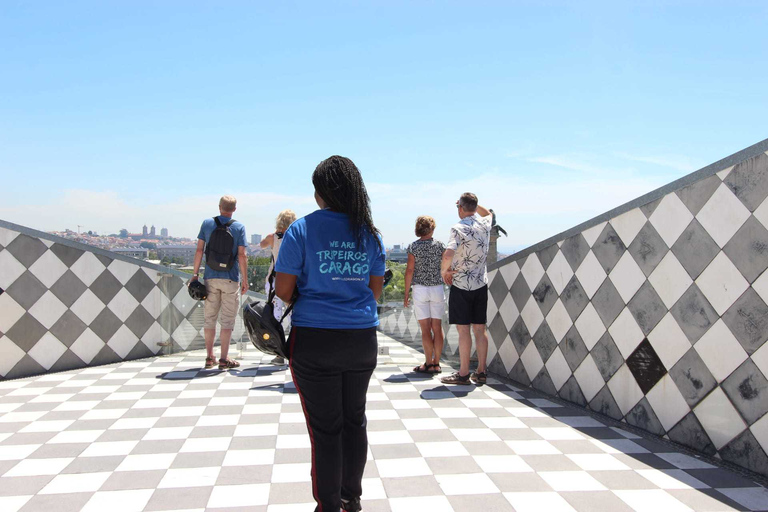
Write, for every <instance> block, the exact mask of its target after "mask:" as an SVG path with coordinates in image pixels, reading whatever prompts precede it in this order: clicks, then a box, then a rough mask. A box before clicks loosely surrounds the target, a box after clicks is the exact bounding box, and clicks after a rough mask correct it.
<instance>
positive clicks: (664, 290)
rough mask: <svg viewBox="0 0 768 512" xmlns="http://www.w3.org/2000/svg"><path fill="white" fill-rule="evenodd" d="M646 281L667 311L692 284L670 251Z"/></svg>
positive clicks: (691, 280)
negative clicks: (649, 283)
mask: <svg viewBox="0 0 768 512" xmlns="http://www.w3.org/2000/svg"><path fill="white" fill-rule="evenodd" d="M648 280H649V281H650V282H651V284H652V285H653V288H654V290H656V293H658V294H659V297H661V300H662V301H663V302H664V305H665V306H667V309H671V308H672V306H674V305H675V303H676V302H677V300H678V299H679V298H680V297H682V296H683V294H684V293H685V291H686V290H687V289H688V288H689V287H690V286H691V283H693V279H691V276H689V275H688V272H687V271H686V270H685V268H684V267H683V266H682V265H681V264H680V261H679V260H678V259H677V257H676V256H675V255H674V253H673V252H672V251H669V252H668V253H667V254H666V255H665V256H664V258H663V259H662V260H661V262H659V264H658V266H657V267H656V268H655V269H654V270H653V272H652V273H651V275H650V276H648Z"/></svg>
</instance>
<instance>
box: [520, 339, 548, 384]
mask: <svg viewBox="0 0 768 512" xmlns="http://www.w3.org/2000/svg"><path fill="white" fill-rule="evenodd" d="M520 359H522V360H523V366H525V373H527V374H528V378H529V379H531V380H533V379H535V378H536V375H538V374H539V372H540V371H541V369H542V368H543V367H544V361H542V360H541V355H539V351H538V350H537V349H536V344H535V343H533V342H531V343H529V344H528V346H527V347H525V350H523V353H522V355H521V356H520Z"/></svg>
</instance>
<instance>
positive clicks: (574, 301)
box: [560, 276, 589, 322]
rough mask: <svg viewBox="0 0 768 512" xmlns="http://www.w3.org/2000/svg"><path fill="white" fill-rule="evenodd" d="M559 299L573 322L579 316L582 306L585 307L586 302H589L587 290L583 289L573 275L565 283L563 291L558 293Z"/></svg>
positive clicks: (582, 309)
mask: <svg viewBox="0 0 768 512" xmlns="http://www.w3.org/2000/svg"><path fill="white" fill-rule="evenodd" d="M560 300H562V301H563V306H565V310H566V311H568V314H569V315H570V317H571V320H573V321H574V322H575V321H576V319H577V318H579V315H581V312H582V311H584V308H585V307H587V304H589V297H588V296H587V292H585V291H584V287H583V286H581V283H580V282H579V279H578V278H577V277H576V276H573V277H572V278H571V280H570V281H569V282H568V284H567V285H565V288H564V289H563V293H561V294H560Z"/></svg>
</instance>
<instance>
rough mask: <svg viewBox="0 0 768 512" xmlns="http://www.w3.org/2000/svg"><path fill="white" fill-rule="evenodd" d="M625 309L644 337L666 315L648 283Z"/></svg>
mask: <svg viewBox="0 0 768 512" xmlns="http://www.w3.org/2000/svg"><path fill="white" fill-rule="evenodd" d="M627 307H628V308H629V311H630V312H631V313H632V316H633V317H634V318H635V321H636V322H637V325H639V326H640V329H641V330H642V331H643V334H645V335H646V336H647V335H648V334H649V333H650V332H651V331H652V330H653V328H654V327H656V324H658V323H659V322H660V321H661V319H662V318H664V315H666V314H667V307H666V306H665V305H664V302H663V301H662V300H661V297H659V294H658V293H656V290H655V289H654V288H653V285H652V284H651V283H650V281H645V283H643V285H642V286H641V287H640V289H639V290H638V291H637V293H635V296H634V297H632V300H630V301H629V303H628V304H627Z"/></svg>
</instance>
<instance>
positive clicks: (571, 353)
mask: <svg viewBox="0 0 768 512" xmlns="http://www.w3.org/2000/svg"><path fill="white" fill-rule="evenodd" d="M560 350H561V351H562V352H563V356H565V361H566V362H567V363H568V367H569V368H570V369H571V371H576V368H578V367H579V365H580V364H581V362H582V361H583V360H584V358H585V357H587V354H589V350H587V345H586V344H585V343H584V340H582V339H581V335H580V334H579V331H578V330H577V329H576V326H575V325H574V326H573V327H571V329H570V330H569V331H568V332H567V333H566V335H565V336H564V337H563V339H562V340H561V341H560Z"/></svg>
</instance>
